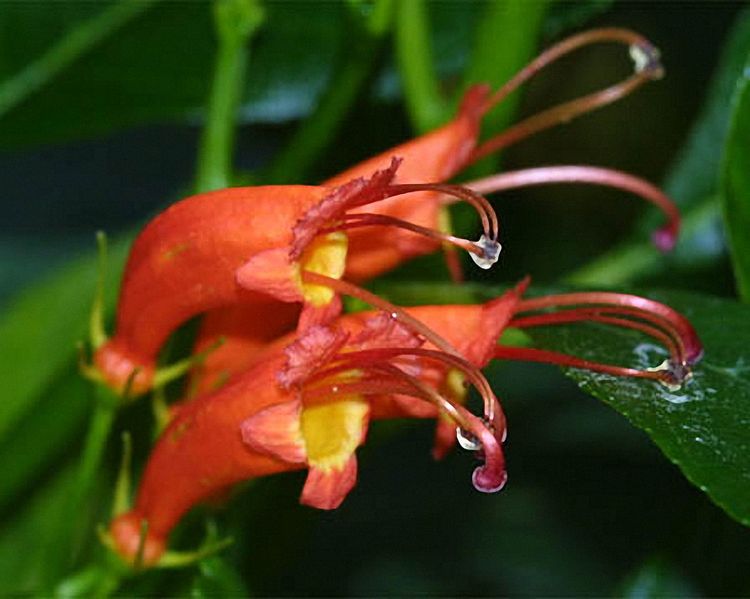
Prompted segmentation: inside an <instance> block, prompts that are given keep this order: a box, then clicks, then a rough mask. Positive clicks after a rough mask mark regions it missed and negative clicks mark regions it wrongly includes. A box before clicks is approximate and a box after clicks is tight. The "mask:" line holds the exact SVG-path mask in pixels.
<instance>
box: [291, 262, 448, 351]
mask: <svg viewBox="0 0 750 599" xmlns="http://www.w3.org/2000/svg"><path fill="white" fill-rule="evenodd" d="M301 276H302V280H303V281H304V282H305V283H312V284H314V285H324V286H326V287H330V288H331V289H333V290H334V291H336V292H337V293H340V294H342V295H348V296H350V297H354V298H356V299H358V300H362V301H363V302H365V303H366V304H369V305H371V306H372V307H373V308H377V309H378V310H382V311H383V312H385V313H386V314H390V315H391V318H393V319H395V320H398V321H399V322H401V323H402V324H403V325H404V326H406V327H408V328H409V329H411V331H412V332H413V333H416V334H417V335H421V336H422V337H424V338H425V339H426V340H427V341H429V342H430V343H432V344H433V345H434V346H435V347H437V348H439V349H441V350H443V351H444V352H446V353H448V354H451V355H452V356H458V357H459V358H460V357H461V354H460V353H459V352H458V350H457V349H456V348H455V347H453V346H452V345H451V344H450V343H448V341H446V340H445V339H443V338H442V337H441V336H440V335H438V334H437V333H436V332H435V331H433V330H432V329H430V328H429V327H428V326H426V325H425V324H424V323H423V322H421V321H419V320H418V319H416V318H414V317H413V316H411V315H410V314H408V313H407V312H406V311H404V309H403V308H399V307H398V306H396V305H394V304H392V303H390V302H388V301H386V300H384V299H383V298H381V297H378V296H377V295H375V294H374V293H371V292H369V291H367V290H366V289H363V288H362V287H359V286H358V285H354V284H352V283H349V282H347V281H343V280H341V279H334V278H333V277H327V276H325V275H321V274H318V273H315V272H311V271H309V270H304V271H302V273H301Z"/></svg>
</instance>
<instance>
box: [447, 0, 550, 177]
mask: <svg viewBox="0 0 750 599" xmlns="http://www.w3.org/2000/svg"><path fill="white" fill-rule="evenodd" d="M548 6H549V3H548V0H491V1H490V2H489V3H488V5H487V7H486V8H485V9H484V10H483V11H482V14H481V15H480V18H479V20H478V24H477V27H476V32H475V35H474V47H473V48H472V53H471V57H470V59H469V64H468V65H467V69H466V72H465V75H464V82H463V86H462V88H461V89H460V90H459V91H461V92H464V91H465V90H466V89H467V88H468V87H469V86H471V85H473V84H477V83H488V84H490V85H491V86H492V87H493V88H498V87H499V86H500V85H502V84H503V83H505V82H506V81H507V80H508V79H510V78H511V77H512V76H513V75H515V74H516V72H518V71H519V70H521V68H522V67H523V66H524V65H525V64H526V63H527V62H529V60H531V57H532V56H533V55H534V52H535V51H536V49H537V42H538V39H539V34H540V32H541V28H542V25H543V24H544V17H545V15H546V14H547V8H548ZM460 99H461V97H460V96H458V97H456V98H455V99H454V103H456V102H458V101H460ZM519 100H520V94H519V93H514V94H513V95H512V96H511V97H509V98H506V99H505V100H503V102H502V103H501V104H499V105H498V106H495V107H494V108H493V109H492V110H491V111H490V112H489V113H488V114H487V115H486V116H485V117H484V118H483V119H482V130H483V132H484V133H485V135H492V134H495V133H499V132H500V131H502V130H503V129H504V128H505V127H507V126H508V125H509V124H510V122H511V119H512V118H513V116H514V115H515V113H516V109H517V108H518V103H519ZM498 163H499V160H498V157H497V156H493V157H490V158H486V159H484V160H482V161H481V162H480V163H479V164H477V165H476V166H475V167H474V168H473V169H472V171H471V173H472V177H476V176H479V175H480V174H488V173H490V172H493V171H495V170H496V169H497V166H498Z"/></svg>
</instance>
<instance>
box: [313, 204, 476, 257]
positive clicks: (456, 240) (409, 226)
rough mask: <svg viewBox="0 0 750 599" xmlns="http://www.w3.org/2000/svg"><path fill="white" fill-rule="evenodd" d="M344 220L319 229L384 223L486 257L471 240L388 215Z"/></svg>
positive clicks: (346, 217) (349, 216) (368, 215)
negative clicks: (338, 223) (335, 224)
mask: <svg viewBox="0 0 750 599" xmlns="http://www.w3.org/2000/svg"><path fill="white" fill-rule="evenodd" d="M342 220H343V221H344V222H343V223H342V224H340V225H337V226H333V227H331V228H330V229H323V230H321V231H320V233H321V234H326V233H332V232H334V231H344V230H347V229H355V228H358V227H370V226H376V225H385V226H392V227H398V228H401V229H405V230H407V231H411V232H412V233H416V234H417V235H424V236H425V237H429V238H430V239H435V240H436V241H441V242H443V243H450V244H452V245H455V246H456V247H459V248H461V249H462V250H465V251H467V252H470V253H472V254H475V255H477V256H479V257H480V258H486V256H485V255H484V254H485V252H484V250H483V249H482V248H481V247H479V246H478V245H476V244H475V243H474V242H473V241H469V240H468V239H464V238H463V237H456V236H454V235H449V234H448V233H442V232H441V231H437V230H435V229H428V228H427V227H421V226H420V225H415V224H414V223H410V222H409V221H406V220H402V219H400V218H395V217H393V216H388V215H385V214H370V213H357V214H346V215H344V218H343V219H342Z"/></svg>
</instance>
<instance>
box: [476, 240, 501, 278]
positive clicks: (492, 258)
mask: <svg viewBox="0 0 750 599" xmlns="http://www.w3.org/2000/svg"><path fill="white" fill-rule="evenodd" d="M474 246H475V247H477V248H479V249H480V250H482V255H481V256H480V255H479V254H475V253H474V252H469V256H471V259H472V260H473V261H474V264H476V265H477V266H478V267H479V268H483V269H484V270H489V269H490V268H492V265H493V264H495V262H497V261H498V259H499V258H500V251H501V250H502V249H503V246H502V245H500V242H499V241H497V240H496V239H488V238H487V237H485V236H484V235H482V236H481V237H480V238H479V241H475V242H474Z"/></svg>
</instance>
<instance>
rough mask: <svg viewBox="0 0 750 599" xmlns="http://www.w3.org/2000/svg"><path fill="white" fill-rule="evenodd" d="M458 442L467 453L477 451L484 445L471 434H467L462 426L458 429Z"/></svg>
mask: <svg viewBox="0 0 750 599" xmlns="http://www.w3.org/2000/svg"><path fill="white" fill-rule="evenodd" d="M456 440H457V441H458V444H459V445H460V446H461V447H462V448H463V449H465V450H467V451H477V450H478V449H479V448H480V447H482V444H481V443H480V442H479V441H478V440H477V438H476V437H475V436H474V435H472V434H471V433H467V432H466V431H464V430H463V429H462V428H461V427H460V426H459V427H457V428H456Z"/></svg>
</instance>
